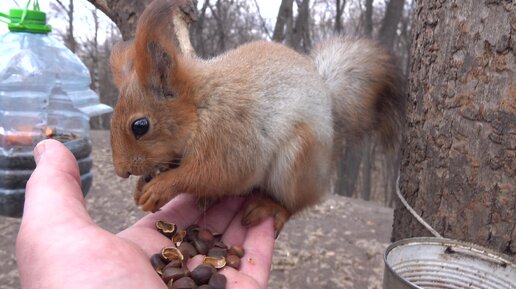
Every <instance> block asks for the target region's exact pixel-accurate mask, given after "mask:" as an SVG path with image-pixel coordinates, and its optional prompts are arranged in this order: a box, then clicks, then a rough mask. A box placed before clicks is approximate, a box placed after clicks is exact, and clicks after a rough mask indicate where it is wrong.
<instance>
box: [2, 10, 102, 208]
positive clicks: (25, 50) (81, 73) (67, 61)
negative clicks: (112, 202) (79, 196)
mask: <svg viewBox="0 0 516 289" xmlns="http://www.w3.org/2000/svg"><path fill="white" fill-rule="evenodd" d="M29 2H30V1H29ZM28 6H29V3H28V4H27V7H28ZM27 7H26V9H11V10H10V12H9V15H5V14H1V13H0V16H2V17H4V18H7V19H8V21H3V22H6V23H8V27H9V30H10V31H9V32H7V33H5V34H3V35H0V215H5V216H11V217H19V216H21V215H22V212H23V203H24V199H25V198H24V196H25V185H26V183H27V181H28V179H29V177H30V175H31V174H32V171H33V170H34V168H35V166H36V165H35V162H34V157H33V149H34V147H35V145H36V144H37V143H38V142H39V141H41V140H44V139H56V140H58V141H61V142H62V143H63V144H64V145H65V146H67V147H68V148H69V149H70V150H71V151H72V153H73V154H74V156H75V158H76V159H77V160H78V162H79V168H80V173H81V180H82V191H83V193H84V194H86V193H87V192H88V190H89V188H90V187H91V184H92V180H93V176H92V173H91V168H92V159H91V157H90V153H91V143H90V127H89V120H90V117H92V116H96V115H100V114H103V113H107V112H110V111H112V109H111V107H109V106H107V105H104V104H101V103H99V98H98V96H97V95H96V94H95V92H93V91H92V90H91V89H90V88H89V86H90V83H91V81H90V74H89V72H88V69H87V68H86V66H85V65H84V64H83V63H82V62H81V61H80V60H79V58H78V57H77V56H76V55H75V54H73V53H72V52H71V51H70V50H68V49H67V48H66V47H65V46H64V45H63V44H61V43H60V42H58V41H57V40H55V39H54V38H52V37H50V36H49V35H48V32H50V30H51V29H50V27H49V26H47V25H46V15H45V13H43V12H41V11H39V5H38V2H37V1H35V3H34V9H33V10H28V9H27ZM0 20H1V18H0Z"/></svg>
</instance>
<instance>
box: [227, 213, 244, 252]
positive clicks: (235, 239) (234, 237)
mask: <svg viewBox="0 0 516 289" xmlns="http://www.w3.org/2000/svg"><path fill="white" fill-rule="evenodd" d="M242 215H243V212H242V210H240V212H238V214H236V215H235V217H234V218H233V220H231V223H230V224H229V226H228V227H227V229H226V231H225V232H224V235H223V236H222V241H223V242H224V243H225V244H227V245H228V246H232V245H243V244H244V240H245V235H246V234H247V227H244V226H243V225H242ZM244 249H245V248H244Z"/></svg>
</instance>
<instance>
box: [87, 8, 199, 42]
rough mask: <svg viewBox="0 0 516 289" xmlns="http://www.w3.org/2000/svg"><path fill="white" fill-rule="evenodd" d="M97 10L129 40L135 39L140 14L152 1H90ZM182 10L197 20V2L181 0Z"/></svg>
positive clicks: (187, 15)
mask: <svg viewBox="0 0 516 289" xmlns="http://www.w3.org/2000/svg"><path fill="white" fill-rule="evenodd" d="M88 2H90V3H91V4H93V5H94V6H95V7H97V9H99V10H100V11H102V12H104V14H106V15H107V16H108V17H109V18H110V19H111V20H113V22H114V23H115V24H116V26H117V27H118V29H120V33H121V34H122V38H123V39H124V40H129V39H132V38H134V34H135V33H136V24H137V22H138V18H140V14H141V13H142V12H143V10H144V9H145V7H146V6H147V5H148V4H149V3H150V2H152V0H140V1H134V0H88ZM180 2H182V3H184V4H182V5H181V10H182V12H183V13H184V15H185V16H186V17H188V18H190V19H197V9H196V7H195V4H194V2H196V1H195V0H181V1H180Z"/></svg>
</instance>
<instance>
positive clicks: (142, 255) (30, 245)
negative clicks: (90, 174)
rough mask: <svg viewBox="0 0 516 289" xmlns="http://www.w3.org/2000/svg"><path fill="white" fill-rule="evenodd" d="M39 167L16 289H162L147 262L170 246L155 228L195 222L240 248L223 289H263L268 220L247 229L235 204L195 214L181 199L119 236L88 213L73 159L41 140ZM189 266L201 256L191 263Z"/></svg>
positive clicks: (270, 237)
mask: <svg viewBox="0 0 516 289" xmlns="http://www.w3.org/2000/svg"><path fill="white" fill-rule="evenodd" d="M35 158H36V160H37V168H36V170H35V171H34V173H33V175H32V176H31V179H30V180H29V182H28V184H27V190H26V198H25V209H24V215H23V219H22V224H21V227H20V232H19V234H18V239H17V244H16V245H17V246H16V256H17V262H18V268H19V271H20V278H21V283H22V288H24V289H29V288H113V289H114V288H124V289H128V288H139V289H141V288H166V286H165V284H164V283H163V281H161V279H160V278H159V276H158V275H157V274H156V272H155V271H154V269H153V268H152V266H151V265H150V261H149V257H150V256H151V255H152V254H154V253H156V252H159V250H160V249H161V248H162V247H165V246H170V245H172V242H171V241H170V240H169V239H167V238H166V237H164V236H163V235H161V234H160V233H158V232H157V231H156V229H155V228H154V224H155V222H156V221H157V220H164V221H168V222H173V223H176V224H177V225H178V226H179V227H182V228H185V227H187V226H188V225H190V224H193V223H198V224H200V225H201V226H205V227H207V228H209V229H210V230H212V231H213V232H220V233H223V237H222V240H223V241H224V242H225V243H226V244H228V245H232V244H243V246H244V248H245V250H246V255H245V256H244V257H243V259H242V261H243V262H242V266H241V268H240V271H237V270H235V269H233V268H224V269H223V270H222V273H223V274H224V275H226V277H227V279H228V284H227V288H228V289H232V288H266V287H267V280H268V276H269V270H270V265H271V259H272V250H273V246H274V229H273V225H272V220H270V219H269V220H267V221H266V222H263V223H262V224H260V225H258V226H255V227H251V228H246V227H243V226H242V225H241V224H240V220H241V212H240V208H241V207H242V203H243V202H244V201H245V200H243V199H241V198H233V199H227V200H224V201H223V202H219V203H217V204H215V205H214V206H212V207H211V208H209V209H208V210H207V211H204V210H202V209H200V208H199V207H198V206H197V205H196V204H195V200H194V198H193V197H192V196H189V195H180V196H178V197H177V198H175V199H174V200H173V201H171V202H170V203H169V204H167V205H166V206H165V207H163V209H162V210H161V211H159V212H157V213H155V214H150V215H147V216H146V217H144V218H142V219H141V220H140V221H139V222H137V223H136V224H134V225H133V226H131V227H129V228H127V229H126V230H124V231H122V232H120V233H119V234H117V235H114V234H111V233H110V232H108V231H105V230H103V229H102V228H100V227H98V226H97V225H95V224H94V223H93V221H92V219H91V217H90V216H89V215H88V213H87V211H86V208H85V202H84V198H83V197H82V193H81V189H80V181H79V180H80V176H79V170H78V167H77V163H76V161H75V159H74V157H73V155H72V154H71V153H70V152H69V151H68V149H67V148H66V147H65V146H64V145H62V144H61V143H59V142H57V141H53V140H47V141H44V142H42V143H40V144H39V145H38V146H37V147H36V149H35ZM189 262H190V263H189V267H190V266H191V267H193V266H195V265H196V264H198V263H199V262H200V258H199V257H197V258H193V259H192V260H190V261H189Z"/></svg>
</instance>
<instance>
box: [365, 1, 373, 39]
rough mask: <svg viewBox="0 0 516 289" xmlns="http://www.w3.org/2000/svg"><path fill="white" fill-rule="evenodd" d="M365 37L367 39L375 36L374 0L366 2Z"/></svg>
mask: <svg viewBox="0 0 516 289" xmlns="http://www.w3.org/2000/svg"><path fill="white" fill-rule="evenodd" d="M364 35H365V36H367V37H372V36H373V0H366V1H365V12H364Z"/></svg>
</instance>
